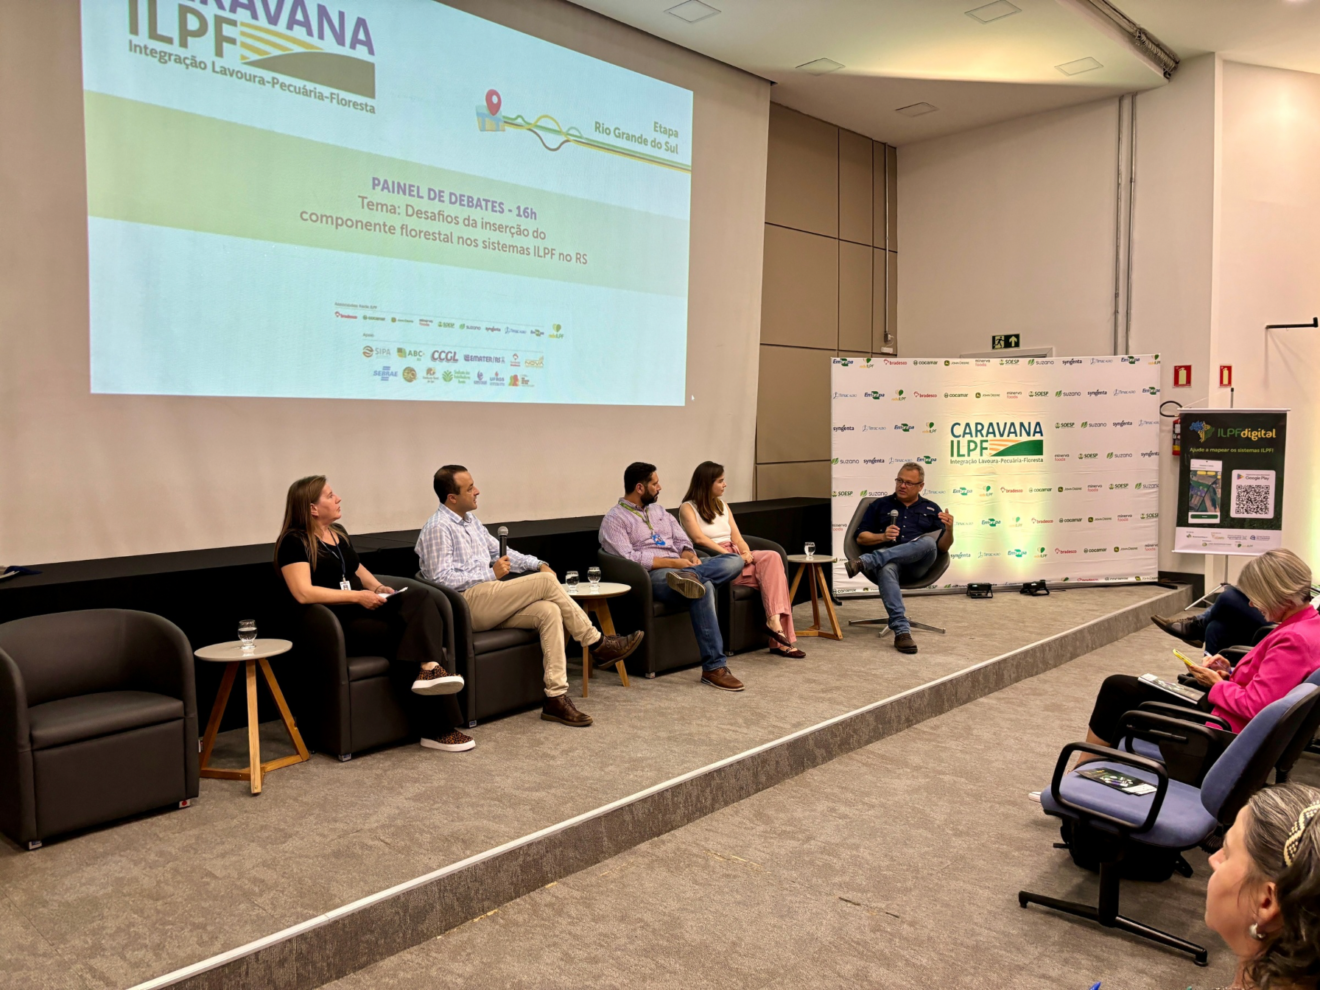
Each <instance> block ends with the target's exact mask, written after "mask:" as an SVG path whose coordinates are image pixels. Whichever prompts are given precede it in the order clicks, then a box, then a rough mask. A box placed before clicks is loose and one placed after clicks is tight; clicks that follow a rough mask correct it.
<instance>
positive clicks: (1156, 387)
mask: <svg viewBox="0 0 1320 990" xmlns="http://www.w3.org/2000/svg"><path fill="white" fill-rule="evenodd" d="M831 387H832V390H833V397H832V403H831V407H832V420H833V422H832V434H831V435H832V439H833V442H832V450H831V458H832V462H833V463H832V467H831V478H832V489H833V491H832V495H833V498H832V515H833V529H834V555H835V556H836V557H838V558H839V563H838V564H836V565H835V574H834V581H835V585H834V587H835V589H836V591H837V592H838V593H840V594H848V593H850V592H851V593H858V592H863V591H865V592H872V591H874V590H875V586H874V585H873V584H871V582H869V581H867V580H865V579H864V578H863V577H862V576H861V575H858V576H857V577H856V578H849V577H848V576H847V573H846V572H845V571H844V569H843V556H844V552H843V537H844V532H845V531H846V529H847V526H848V523H849V522H850V521H851V519H852V516H853V512H854V511H855V510H856V508H857V505H858V503H859V502H860V501H861V500H862V499H863V498H867V497H870V496H884V495H889V494H892V493H893V491H894V478H895V477H896V476H897V473H898V469H899V468H900V467H901V466H902V465H903V464H904V463H905V462H908V461H913V462H916V463H919V464H921V465H922V466H923V467H924V468H925V471H926V488H925V490H924V491H923V493H922V494H923V495H924V496H925V497H926V498H929V499H931V500H932V501H934V502H936V503H937V504H938V505H939V506H940V508H941V509H944V510H945V511H947V512H950V513H951V514H952V515H953V517H954V521H955V527H954V543H953V546H952V547H951V548H950V551H949V553H950V557H951V558H952V562H951V563H950V566H949V569H948V571H946V572H945V574H944V577H943V579H942V580H941V584H940V586H941V587H961V586H963V585H966V584H968V583H970V582H980V581H986V582H991V583H994V584H1012V583H1020V582H1023V581H1034V580H1040V579H1045V580H1049V581H1093V582H1099V581H1131V580H1154V579H1155V577H1156V575H1157V573H1158V568H1159V563H1158V539H1159V535H1158V531H1159V403H1160V397H1159V396H1160V367H1159V358H1158V355H1145V356H1131V355H1129V356H1122V357H1069V358H1044V359H1042V358H988V359H987V358H948V359H945V358H916V359H913V358H908V359H898V358H870V359H865V358H835V359H833V368H832V374H831Z"/></svg>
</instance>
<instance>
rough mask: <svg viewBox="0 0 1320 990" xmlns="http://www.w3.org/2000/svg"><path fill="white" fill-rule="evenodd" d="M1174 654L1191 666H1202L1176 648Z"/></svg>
mask: <svg viewBox="0 0 1320 990" xmlns="http://www.w3.org/2000/svg"><path fill="white" fill-rule="evenodd" d="M1173 655H1174V656H1175V657H1177V658H1178V659H1179V660H1181V661H1182V662H1183V663H1185V664H1187V666H1189V667H1199V666H1200V664H1196V663H1192V661H1190V660H1188V659H1187V658H1186V657H1185V656H1183V655H1182V654H1181V653H1179V652H1178V651H1177V650H1174V651H1173Z"/></svg>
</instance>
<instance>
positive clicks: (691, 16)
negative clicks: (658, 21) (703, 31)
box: [665, 0, 719, 24]
mask: <svg viewBox="0 0 1320 990" xmlns="http://www.w3.org/2000/svg"><path fill="white" fill-rule="evenodd" d="M665 13H666V14H673V15H674V16H675V17H677V18H679V19H680V20H684V21H687V22H688V23H689V24H695V23H697V21H704V20H705V19H706V18H707V17H714V16H715V15H716V14H718V13H719V11H718V10H717V9H715V8H714V7H712V6H711V5H710V4H708V3H702V2H701V0H684V2H683V3H680V4H679V5H678V6H677V7H670V8H669V9H668V10H666V11H665Z"/></svg>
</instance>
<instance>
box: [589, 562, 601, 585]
mask: <svg viewBox="0 0 1320 990" xmlns="http://www.w3.org/2000/svg"><path fill="white" fill-rule="evenodd" d="M587 581H588V582H589V583H590V584H591V590H592V591H599V590H600V568H599V567H588V568H587Z"/></svg>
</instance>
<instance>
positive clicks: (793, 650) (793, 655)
mask: <svg viewBox="0 0 1320 990" xmlns="http://www.w3.org/2000/svg"><path fill="white" fill-rule="evenodd" d="M770 652H771V653H773V654H774V655H775V656H777V657H787V658H788V659H789V660H801V659H802V658H803V657H805V656H806V654H805V653H803V652H802V651H801V650H799V649H798V648H797V647H796V646H793V645H792V644H791V643H790V644H789V648H788V649H787V650H780V649H776V648H775V647H773V646H772V647H770Z"/></svg>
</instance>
